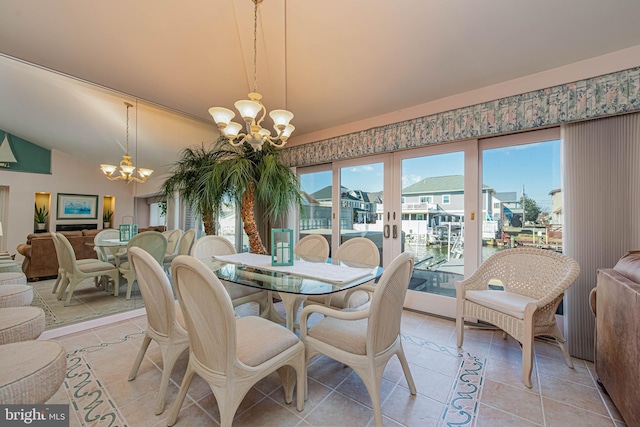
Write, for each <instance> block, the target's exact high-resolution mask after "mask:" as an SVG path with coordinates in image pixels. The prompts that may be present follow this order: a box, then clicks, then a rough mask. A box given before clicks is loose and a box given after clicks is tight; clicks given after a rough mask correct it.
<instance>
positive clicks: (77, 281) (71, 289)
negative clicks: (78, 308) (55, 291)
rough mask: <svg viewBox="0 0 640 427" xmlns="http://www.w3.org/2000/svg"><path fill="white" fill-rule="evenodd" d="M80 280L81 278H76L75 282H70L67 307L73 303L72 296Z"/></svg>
mask: <svg viewBox="0 0 640 427" xmlns="http://www.w3.org/2000/svg"><path fill="white" fill-rule="evenodd" d="M80 282H81V280H78V279H75V280H74V281H73V282H70V283H69V290H68V291H67V300H66V301H65V303H64V306H65V307H66V306H68V305H69V304H71V297H72V296H73V291H74V290H75V289H76V286H77V285H78V283H80Z"/></svg>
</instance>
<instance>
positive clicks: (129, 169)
mask: <svg viewBox="0 0 640 427" xmlns="http://www.w3.org/2000/svg"><path fill="white" fill-rule="evenodd" d="M124 105H126V106H127V151H126V153H125V154H124V156H122V160H121V161H120V175H118V176H113V174H114V173H115V172H116V170H117V169H118V167H117V166H114V165H100V169H102V172H104V174H105V175H107V179H109V180H111V181H116V180H119V179H121V180H123V181H124V182H126V183H127V184H128V183H130V182H131V181H135V182H141V183H142V182H145V181H146V180H147V178H149V176H151V174H152V173H153V169H145V168H138V174H139V175H140V178H138V177H136V176H135V175H134V174H133V171H134V169H135V168H136V167H135V166H133V163H131V156H130V155H129V108H130V107H133V104H130V103H128V102H125V103H124Z"/></svg>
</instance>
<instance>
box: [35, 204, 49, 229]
mask: <svg viewBox="0 0 640 427" xmlns="http://www.w3.org/2000/svg"><path fill="white" fill-rule="evenodd" d="M34 207H35V211H34V214H33V219H34V221H35V222H36V230H44V229H45V228H46V227H47V220H48V219H49V211H47V208H46V207H45V206H40V207H38V205H37V204H34Z"/></svg>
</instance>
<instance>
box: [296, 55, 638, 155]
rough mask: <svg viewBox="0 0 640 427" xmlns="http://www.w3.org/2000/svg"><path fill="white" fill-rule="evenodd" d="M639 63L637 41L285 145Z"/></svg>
mask: <svg viewBox="0 0 640 427" xmlns="http://www.w3.org/2000/svg"><path fill="white" fill-rule="evenodd" d="M637 66H640V45H637V46H633V47H630V48H627V49H623V50H619V51H616V52H611V53H608V54H606V55H602V56H597V57H594V58H590V59H586V60H584V61H579V62H574V63H573V64H569V65H565V66H563V67H558V68H553V69H551V70H547V71H543V72H541V73H536V74H531V75H528V76H525V77H521V78H518V79H514V80H510V81H507V82H502V83H498V84H495V85H492V86H486V87H483V88H480V89H476V90H472V91H469V92H463V93H460V94H457V95H453V96H449V97H447V98H441V99H437V100H435V101H432V102H428V103H425V104H419V105H415V106H413V107H409V108H404V109H402V110H398V111H393V112H390V113H388V114H383V115H381V116H376V117H370V118H368V119H365V120H360V121H357V122H352V123H347V124H344V125H339V126H336V127H332V128H328V129H323V130H319V131H317V132H310V133H307V134H303V135H296V134H295V133H294V134H293V136H292V137H291V139H290V140H289V142H288V143H287V147H294V146H296V145H300V144H307V143H312V142H317V141H322V140H324V139H329V138H333V137H336V136H341V135H347V134H350V133H354V132H359V131H363V130H367V129H371V128H374V127H379V126H385V125H388V124H392V123H399V122H402V121H405V120H411V119H415V118H418V117H424V116H428V115H430V114H435V113H440V112H443V111H448V110H453V109H456V108H462V107H467V106H469V105H475V104H479V103H482V102H487V101H492V100H495V99H500V98H506V97H509V96H513V95H518V94H521V93H526V92H529V91H533V90H539V89H545V88H549V87H552V86H555V85H560V84H564V83H570V82H575V81H577V80H582V79H586V78H590V77H596V76H600V75H603V74H608V73H613V72H616V71H620V70H626V69H629V68H634V67H637Z"/></svg>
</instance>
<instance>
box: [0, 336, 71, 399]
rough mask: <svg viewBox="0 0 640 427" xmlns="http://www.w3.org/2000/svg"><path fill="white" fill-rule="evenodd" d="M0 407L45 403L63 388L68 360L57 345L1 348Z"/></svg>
mask: <svg viewBox="0 0 640 427" xmlns="http://www.w3.org/2000/svg"><path fill="white" fill-rule="evenodd" d="M0 360H1V361H2V369H0V404H4V405H6V404H38V403H45V402H46V401H47V400H48V399H49V398H51V396H53V395H54V394H55V393H56V391H58V389H59V388H60V385H61V384H62V381H64V377H65V376H66V373H67V357H66V353H65V351H64V348H63V347H62V345H60V344H59V343H57V342H55V341H23V342H17V343H13V344H5V345H0Z"/></svg>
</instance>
